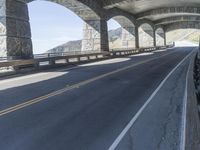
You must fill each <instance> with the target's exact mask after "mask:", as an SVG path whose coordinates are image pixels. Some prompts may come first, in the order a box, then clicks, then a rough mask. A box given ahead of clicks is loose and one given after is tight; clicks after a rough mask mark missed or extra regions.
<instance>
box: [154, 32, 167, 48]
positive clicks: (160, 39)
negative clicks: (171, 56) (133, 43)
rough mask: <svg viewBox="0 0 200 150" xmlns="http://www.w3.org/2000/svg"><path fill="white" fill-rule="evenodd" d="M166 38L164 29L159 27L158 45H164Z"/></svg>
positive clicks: (157, 33)
mask: <svg viewBox="0 0 200 150" xmlns="http://www.w3.org/2000/svg"><path fill="white" fill-rule="evenodd" d="M164 38H165V34H164V31H163V29H161V28H158V29H157V30H156V46H164V45H165V44H164V43H165V40H164Z"/></svg>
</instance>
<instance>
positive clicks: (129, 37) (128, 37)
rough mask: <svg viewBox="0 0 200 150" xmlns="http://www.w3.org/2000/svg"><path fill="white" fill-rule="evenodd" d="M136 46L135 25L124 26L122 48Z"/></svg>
mask: <svg viewBox="0 0 200 150" xmlns="http://www.w3.org/2000/svg"><path fill="white" fill-rule="evenodd" d="M134 47H135V27H133V26H132V27H123V28H122V48H134Z"/></svg>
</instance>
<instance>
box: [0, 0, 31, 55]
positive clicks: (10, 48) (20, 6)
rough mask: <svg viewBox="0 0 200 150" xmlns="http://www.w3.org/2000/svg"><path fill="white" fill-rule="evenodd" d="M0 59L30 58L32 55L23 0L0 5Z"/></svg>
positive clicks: (4, 1) (25, 7) (13, 0)
mask: <svg viewBox="0 0 200 150" xmlns="http://www.w3.org/2000/svg"><path fill="white" fill-rule="evenodd" d="M0 5H1V6H0V18H1V21H0V22H1V24H0V36H1V37H0V39H1V41H0V43H3V44H0V47H1V49H0V57H6V56H14V57H21V58H30V57H32V55H33V52H32V41H31V31H30V24H29V17H28V8H27V4H26V3H25V0H2V1H1V4H0Z"/></svg>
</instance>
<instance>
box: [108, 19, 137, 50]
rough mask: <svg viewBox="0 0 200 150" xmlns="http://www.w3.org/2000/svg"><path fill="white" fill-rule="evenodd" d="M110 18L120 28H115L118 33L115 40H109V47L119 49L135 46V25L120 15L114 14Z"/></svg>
mask: <svg viewBox="0 0 200 150" xmlns="http://www.w3.org/2000/svg"><path fill="white" fill-rule="evenodd" d="M112 19H113V20H115V21H116V22H117V23H118V24H119V25H120V28H119V29H117V30H118V31H117V32H120V35H119V37H118V39H117V40H116V41H110V49H116V50H117V49H119V50H120V49H130V48H135V25H134V24H133V22H131V20H129V19H128V18H126V17H124V16H120V15H118V16H114V17H112ZM110 20H111V19H110ZM110 20H109V21H110ZM109 21H108V22H109Z"/></svg>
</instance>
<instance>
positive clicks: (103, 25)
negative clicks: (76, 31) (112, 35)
mask: <svg viewBox="0 0 200 150" xmlns="http://www.w3.org/2000/svg"><path fill="white" fill-rule="evenodd" d="M85 22H86V23H85V25H84V28H83V40H82V51H109V46H108V33H107V22H106V21H105V20H86V21H85Z"/></svg>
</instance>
